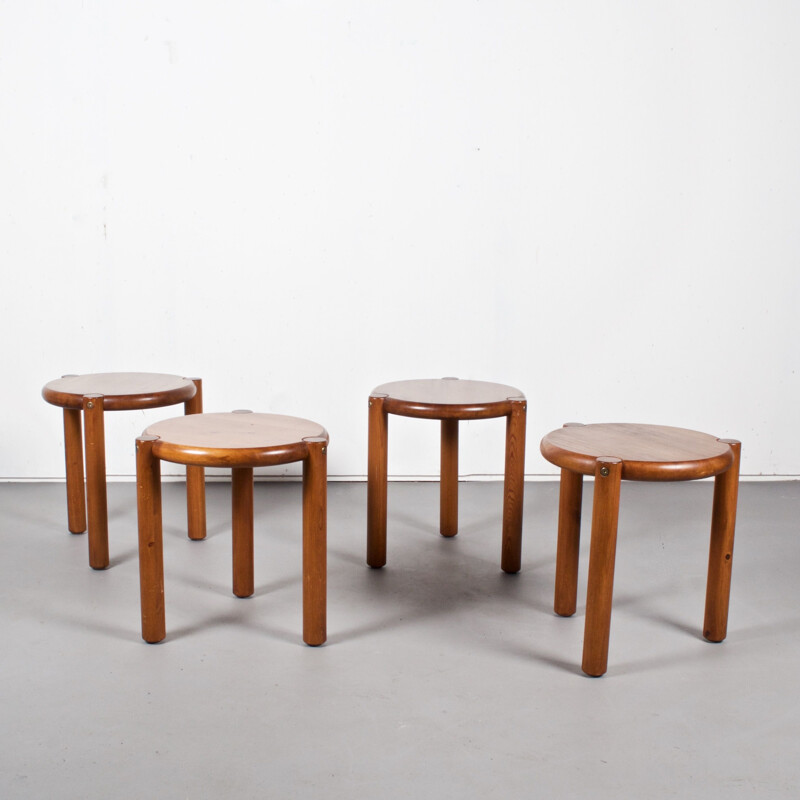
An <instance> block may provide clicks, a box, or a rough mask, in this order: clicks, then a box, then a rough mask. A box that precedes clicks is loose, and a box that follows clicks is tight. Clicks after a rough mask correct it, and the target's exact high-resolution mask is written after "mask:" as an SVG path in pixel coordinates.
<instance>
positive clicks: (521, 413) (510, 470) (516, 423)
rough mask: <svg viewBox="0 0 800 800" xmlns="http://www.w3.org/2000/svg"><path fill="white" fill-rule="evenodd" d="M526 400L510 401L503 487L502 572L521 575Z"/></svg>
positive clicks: (513, 399) (514, 399) (512, 399)
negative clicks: (519, 573)
mask: <svg viewBox="0 0 800 800" xmlns="http://www.w3.org/2000/svg"><path fill="white" fill-rule="evenodd" d="M527 405H528V404H527V401H526V400H525V399H524V398H520V399H516V398H511V413H510V414H509V415H508V417H507V418H506V470H505V479H504V486H503V489H504V491H503V548H502V553H501V556H500V567H501V569H502V570H503V572H509V573H512V574H513V573H515V572H519V570H520V568H521V566H522V506H523V501H524V498H525V410H526V408H527Z"/></svg>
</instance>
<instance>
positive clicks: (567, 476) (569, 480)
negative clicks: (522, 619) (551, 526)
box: [553, 469, 596, 617]
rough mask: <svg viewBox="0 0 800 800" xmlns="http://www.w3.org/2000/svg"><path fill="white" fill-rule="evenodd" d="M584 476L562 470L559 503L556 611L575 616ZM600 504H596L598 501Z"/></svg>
mask: <svg viewBox="0 0 800 800" xmlns="http://www.w3.org/2000/svg"><path fill="white" fill-rule="evenodd" d="M582 501H583V475H581V474H580V472H572V470H569V469H562V470H561V487H560V491H559V500H558V549H557V551H556V593H555V602H554V604H553V608H554V610H555V612H556V614H560V615H561V616H562V617H571V616H572V615H573V614H574V613H575V608H576V607H577V603H578V556H579V554H580V545H581V505H582ZM595 502H596V501H595Z"/></svg>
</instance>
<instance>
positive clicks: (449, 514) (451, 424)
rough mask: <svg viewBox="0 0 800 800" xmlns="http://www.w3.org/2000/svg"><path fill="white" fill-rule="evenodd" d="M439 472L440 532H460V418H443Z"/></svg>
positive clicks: (452, 533) (453, 534)
mask: <svg viewBox="0 0 800 800" xmlns="http://www.w3.org/2000/svg"><path fill="white" fill-rule="evenodd" d="M441 425H442V442H441V445H442V447H441V450H442V453H441V471H440V473H439V532H440V533H441V534H442V536H447V537H450V536H455V535H456V534H457V533H458V420H457V419H443V420H442V422H441Z"/></svg>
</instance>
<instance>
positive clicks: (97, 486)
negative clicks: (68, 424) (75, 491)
mask: <svg viewBox="0 0 800 800" xmlns="http://www.w3.org/2000/svg"><path fill="white" fill-rule="evenodd" d="M103 399H104V398H103V395H101V394H87V395H85V396H84V398H83V419H84V435H85V453H86V500H87V502H86V505H87V507H88V510H89V566H90V567H91V568H92V569H106V568H107V567H108V501H107V500H106V440H105V428H104V422H103Z"/></svg>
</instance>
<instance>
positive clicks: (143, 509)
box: [136, 436, 167, 643]
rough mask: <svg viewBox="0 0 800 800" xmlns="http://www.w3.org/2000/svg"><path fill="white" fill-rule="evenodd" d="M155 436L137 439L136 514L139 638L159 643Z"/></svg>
mask: <svg viewBox="0 0 800 800" xmlns="http://www.w3.org/2000/svg"><path fill="white" fill-rule="evenodd" d="M155 441H158V437H157V436H140V437H139V438H138V439H137V440H136V503H137V510H138V515H139V590H140V593H141V602H142V638H143V639H144V640H145V641H146V642H151V643H155V642H160V641H161V640H162V639H163V638H164V637H165V636H166V635H167V630H166V622H165V618H164V552H163V544H162V536H161V462H160V461H159V460H158V459H157V458H156V457H155V456H154V455H153V442H155Z"/></svg>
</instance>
